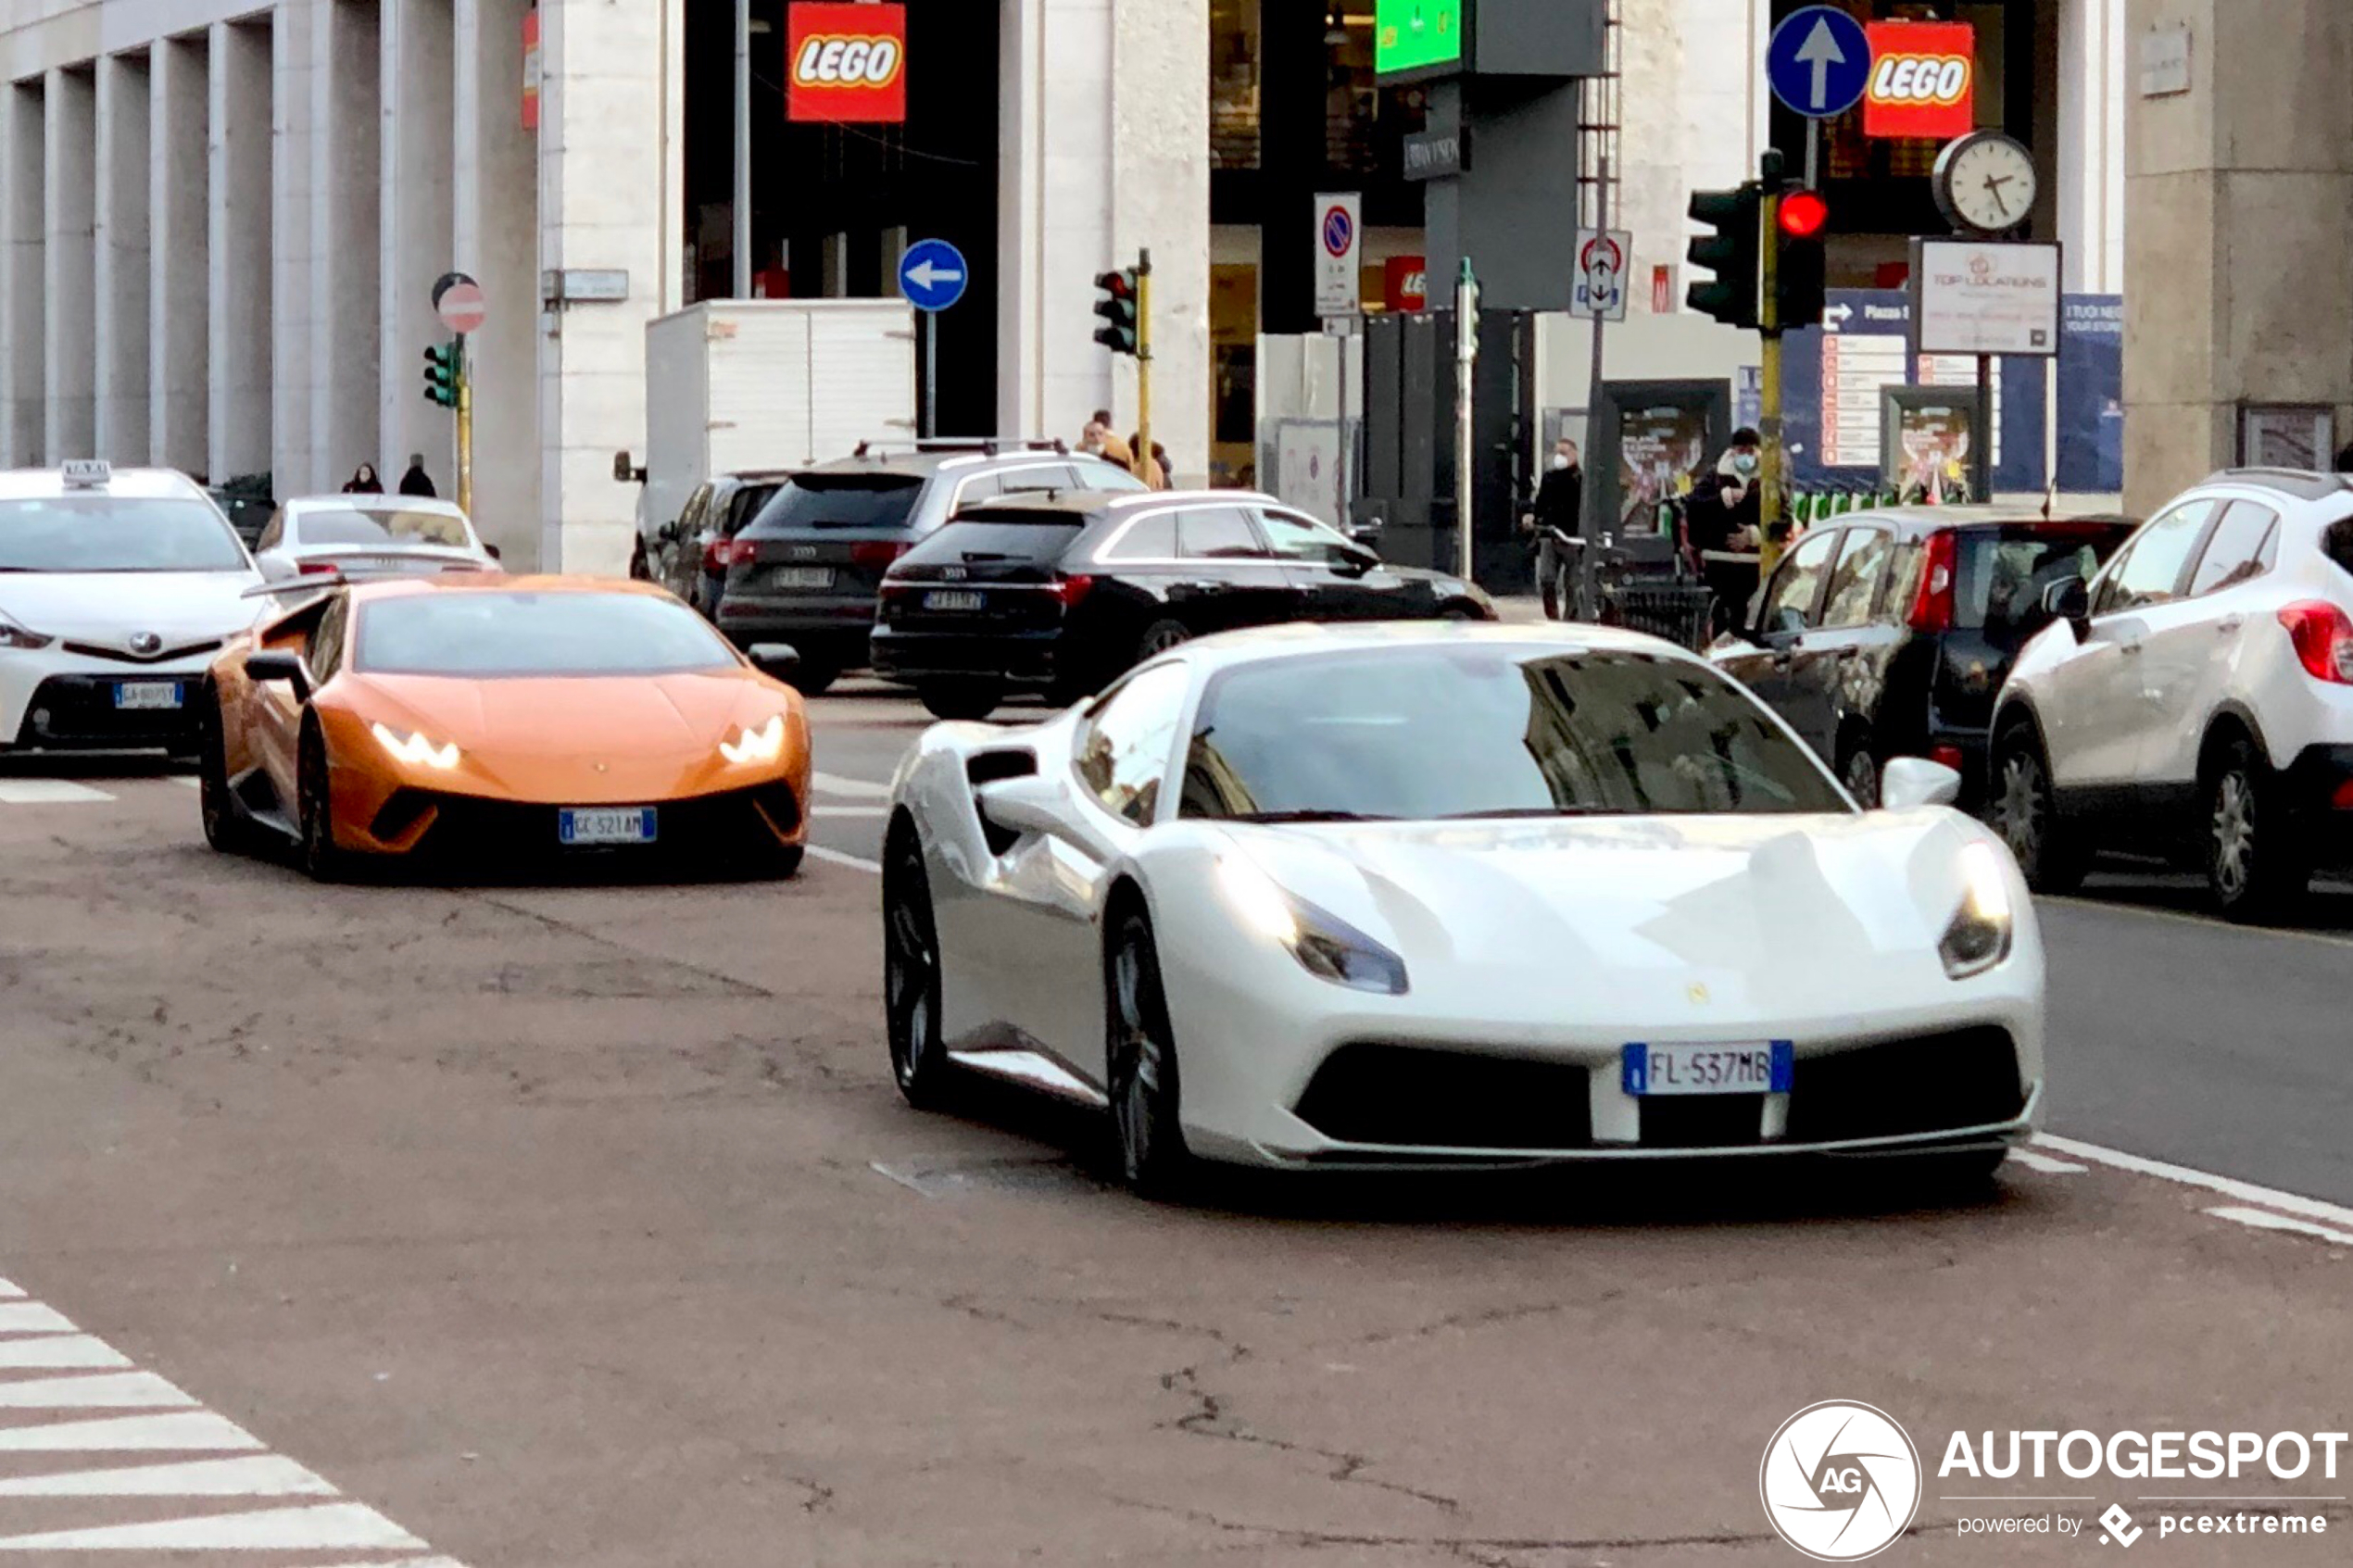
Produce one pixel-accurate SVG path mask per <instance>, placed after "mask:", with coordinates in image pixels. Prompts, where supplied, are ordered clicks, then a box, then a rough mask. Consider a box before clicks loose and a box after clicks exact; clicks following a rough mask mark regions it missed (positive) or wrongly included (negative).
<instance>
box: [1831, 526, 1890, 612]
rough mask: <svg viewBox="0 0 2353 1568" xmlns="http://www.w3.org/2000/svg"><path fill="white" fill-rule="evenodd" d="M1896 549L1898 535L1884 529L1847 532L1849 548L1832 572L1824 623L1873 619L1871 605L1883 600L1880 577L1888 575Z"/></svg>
mask: <svg viewBox="0 0 2353 1568" xmlns="http://www.w3.org/2000/svg"><path fill="white" fill-rule="evenodd" d="M1894 549H1895V540H1894V535H1893V534H1891V533H1887V532H1886V531H1885V530H1884V529H1879V528H1850V529H1848V530H1847V531H1846V547H1845V548H1844V549H1843V550H1842V551H1841V552H1840V553H1839V558H1838V570H1837V571H1833V572H1831V596H1830V603H1829V604H1828V605H1827V606H1825V607H1824V608H1823V610H1822V624H1823V625H1825V626H1861V625H1863V624H1865V623H1866V622H1868V621H1869V620H1870V619H1871V606H1872V605H1873V604H1875V603H1876V602H1878V599H1879V584H1880V579H1881V577H1883V576H1884V575H1886V571H1887V558H1888V557H1889V556H1890V555H1892V554H1894Z"/></svg>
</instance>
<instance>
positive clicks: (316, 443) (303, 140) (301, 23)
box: [270, 0, 343, 496]
mask: <svg viewBox="0 0 2353 1568" xmlns="http://www.w3.org/2000/svg"><path fill="white" fill-rule="evenodd" d="M331 6H333V0H282V3H281V4H280V5H279V6H278V8H277V10H276V11H275V12H274V13H273V14H272V16H271V29H270V41H271V48H270V62H271V63H270V76H271V87H270V140H271V160H270V206H271V225H270V234H271V247H270V249H271V265H270V270H271V280H272V282H271V308H272V314H273V318H274V319H273V320H272V322H271V356H270V358H271V373H270V404H271V415H270V425H271V442H270V447H271V458H270V470H271V474H272V475H273V476H274V480H275V484H276V490H277V494H278V495H281V496H286V495H308V494H311V493H314V492H317V491H320V490H324V489H332V488H333V486H331V485H329V484H328V483H327V478H328V467H327V463H326V459H325V455H324V453H323V451H322V448H321V437H322V436H323V434H324V429H323V427H324V425H325V422H326V421H325V420H323V419H321V417H320V408H319V404H320V399H321V388H320V386H319V384H318V380H317V375H318V365H317V362H316V361H315V360H313V359H312V358H311V342H312V335H313V333H314V332H316V331H317V328H318V320H319V314H320V299H319V295H318V291H317V287H316V285H317V282H318V280H317V279H316V278H315V277H314V276H313V275H312V272H311V265H312V260H313V256H314V250H315V245H316V241H317V239H318V235H317V234H316V233H315V232H313V230H312V227H311V202H312V200H313V198H314V197H315V195H316V194H317V183H318V180H317V172H318V169H319V165H320V157H319V152H318V149H317V148H316V147H314V146H313V145H312V138H313V137H316V136H320V135H323V134H324V133H325V128H324V126H323V125H322V124H321V119H320V117H319V115H318V113H317V112H316V111H317V107H318V106H317V105H316V104H315V103H314V102H313V100H312V96H311V82H312V79H313V77H314V76H315V75H316V74H317V70H316V60H315V57H314V56H313V55H312V52H311V50H312V39H313V38H314V36H315V35H316V31H317V30H318V29H319V28H320V27H321V26H322V25H323V22H322V19H321V13H323V12H325V11H327V10H328V9H329V8H330V7H331ZM334 478H335V483H336V484H340V483H342V482H343V476H342V475H341V474H337V475H335V476H334Z"/></svg>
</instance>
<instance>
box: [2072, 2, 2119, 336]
mask: <svg viewBox="0 0 2353 1568" xmlns="http://www.w3.org/2000/svg"><path fill="white" fill-rule="evenodd" d="M2124 13H2125V0H2064V4H2062V6H2060V8H2059V16H2058V62H2057V64H2058V119H2059V123H2058V157H2057V170H2058V209H2057V210H2058V237H2059V240H2060V243H2061V244H2062V245H2065V246H2066V247H2067V248H2066V251H2065V253H2064V254H2065V257H2066V264H2067V290H2068V292H2069V293H2070V294H2115V293H2118V292H2120V290H2121V289H2122V288H2123V286H2124V174H2123V169H2124V106H2125V98H2126V94H2127V92H2128V87H2127V82H2126V74H2125V73H2126V69H2127V63H2126V60H2125V56H2126V55H2127V53H2128V52H2129V51H2130V49H2132V48H2137V47H2138V45H2137V44H2132V43H2131V42H2130V40H2129V38H2128V34H2127V33H2126V31H2125V19H2124Z"/></svg>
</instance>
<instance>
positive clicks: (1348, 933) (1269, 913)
mask: <svg viewBox="0 0 2353 1568" xmlns="http://www.w3.org/2000/svg"><path fill="white" fill-rule="evenodd" d="M1217 885H1218V891H1219V892H1220V893H1221V894H1222V895H1223V896H1224V897H1225V899H1226V904H1227V908H1228V909H1232V910H1233V912H1234V915H1235V918H1236V919H1238V920H1239V921H1240V922H1242V924H1243V925H1245V926H1246V927H1248V928H1249V929H1250V930H1252V931H1254V932H1256V933H1258V934H1259V935H1262V936H1265V937H1266V938H1267V939H1268V940H1270V941H1273V942H1277V943H1279V944H1280V945H1281V946H1283V947H1288V948H1289V949H1290V955H1291V957H1293V958H1295V959H1297V960H1299V964H1300V967H1301V968H1302V969H1304V970H1305V971H1307V972H1308V973H1310V974H1313V975H1315V976H1316V977H1317V978H1319V979H1323V980H1328V981H1330V982H1331V983H1332V984H1333V985H1345V986H1347V987H1348V988H1349V989H1350V990H1352V991H1370V992H1373V993H1375V994H1377V995H1379V996H1384V997H1402V996H1403V995H1404V994H1405V988H1406V983H1405V960H1403V959H1401V958H1399V957H1398V956H1397V955H1396V954H1395V953H1393V952H1391V951H1390V950H1389V949H1388V948H1387V947H1383V946H1381V944H1380V943H1378V942H1377V941H1375V940H1374V939H1373V938H1372V937H1370V936H1367V935H1365V934H1364V933H1363V932H1361V931H1359V930H1357V929H1356V928H1355V927H1354V926H1353V925H1351V924H1349V923H1348V922H1346V921H1344V920H1341V919H1340V917H1339V916H1338V915H1335V914H1333V913H1331V912H1330V911H1329V910H1327V909H1318V908H1316V907H1315V905H1313V904H1311V903H1309V902H1308V901H1307V900H1306V899H1304V898H1302V897H1298V896H1297V895H1296V894H1293V893H1290V892H1287V891H1285V890H1284V889H1283V888H1282V887H1280V886H1278V885H1277V884H1276V882H1275V879H1274V878H1272V877H1270V876H1268V875H1267V874H1266V873H1265V872H1264V871H1261V870H1260V869H1259V868H1258V866H1257V865H1256V863H1254V862H1252V861H1251V860H1248V859H1243V858H1242V857H1241V856H1239V855H1225V856H1221V857H1219V859H1218V861H1217Z"/></svg>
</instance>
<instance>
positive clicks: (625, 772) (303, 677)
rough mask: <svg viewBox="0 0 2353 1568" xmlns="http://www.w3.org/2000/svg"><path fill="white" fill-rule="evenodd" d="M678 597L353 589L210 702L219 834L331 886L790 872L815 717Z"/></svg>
mask: <svg viewBox="0 0 2353 1568" xmlns="http://www.w3.org/2000/svg"><path fill="white" fill-rule="evenodd" d="M794 662H795V660H794V657H793V652H792V650H791V649H790V648H787V647H784V646H761V647H757V648H755V649H753V650H752V657H751V658H750V659H746V658H745V657H744V656H743V655H741V654H738V653H737V652H736V650H735V649H734V648H733V647H731V646H728V644H727V643H726V641H725V640H724V639H723V638H722V637H721V636H720V635H719V634H718V633H715V632H713V631H712V630H711V627H710V626H709V625H708V624H707V623H706V622H704V621H703V620H702V618H701V617H699V616H698V615H696V614H695V612H694V611H693V610H691V609H688V608H686V606H685V605H683V604H681V603H679V602H678V601H677V600H676V599H674V598H673V597H671V596H670V595H668V594H666V593H664V592H663V591H662V590H661V589H660V588H657V587H653V586H651V585H649V584H646V583H622V582H614V581H611V580H610V579H589V578H565V577H503V576H496V575H490V574H484V575H474V574H472V573H468V574H465V575H461V576H442V577H433V578H422V579H417V580H414V581H398V582H378V583H359V584H351V585H335V586H333V587H329V588H327V589H325V590H324V591H323V592H321V594H320V596H318V597H316V598H312V599H309V600H308V601H307V602H304V603H302V604H301V605H300V607H299V608H295V609H292V610H290V611H287V612H285V613H283V614H281V615H279V616H278V617H277V618H276V619H275V620H265V621H263V622H262V623H261V624H260V625H259V626H258V628H257V629H256V630H255V632H254V633H252V635H251V636H250V637H249V638H248V639H246V640H245V642H244V643H243V644H241V645H233V646H232V647H231V648H230V650H229V651H228V652H226V653H224V654H223V655H222V656H221V657H220V659H218V660H216V661H215V662H214V664H213V666H212V668H211V671H209V673H208V675H207V677H206V681H205V693H204V696H203V697H202V698H201V699H200V700H199V702H198V703H197V704H196V708H197V721H198V724H199V727H200V735H201V742H202V747H201V749H202V759H203V760H202V772H201V777H200V779H199V784H200V785H201V789H202V797H203V810H204V829H205V837H206V839H207V840H208V842H209V843H210V844H211V845H212V847H214V848H216V849H220V850H223V851H230V852H233V851H238V850H244V849H249V848H259V847H262V846H264V845H265V844H267V843H269V842H270V841H271V840H272V839H276V840H279V841H283V842H286V843H289V844H291V845H292V846H293V847H296V849H297V850H298V851H299V853H300V857H301V861H302V865H303V869H304V870H306V871H308V872H309V873H310V874H311V875H312V876H314V877H318V878H320V879H321V880H332V879H333V878H336V877H338V876H340V875H343V874H346V873H348V872H352V871H353V870H355V869H357V867H358V866H359V864H361V863H362V862H365V861H373V862H376V863H384V862H385V861H387V860H390V859H396V858H397V859H407V860H409V861H425V860H430V861H432V862H433V863H434V864H436V865H437V866H442V867H446V868H447V869H449V870H452V871H455V872H459V873H460V874H462V873H463V872H465V871H466V870H467V869H468V868H469V867H474V866H480V865H483V864H484V863H488V862H498V863H506V862H511V861H516V860H547V859H557V860H561V859H571V858H574V857H597V858H623V857H625V858H628V859H640V858H644V857H649V856H653V855H658V854H684V855H686V856H689V857H693V858H697V859H708V860H711V861H714V862H719V863H723V864H725V865H727V866H729V867H731V868H740V869H749V870H753V871H757V872H763V873H766V874H769V875H774V876H788V875H790V874H791V873H792V872H794V871H795V870H797V869H798V868H799V864H800V858H801V851H802V847H803V846H804V844H805V843H806V842H807V837H808V831H809V819H808V811H809V774H810V759H809V724H808V719H807V716H806V715H805V714H804V713H803V711H802V709H801V703H800V697H799V694H798V693H796V692H794V691H793V689H792V688H791V687H789V686H787V685H786V684H784V683H783V682H782V681H780V680H778V679H776V676H777V675H778V674H781V673H788V672H789V671H790V670H791V668H792V666H793V664H794Z"/></svg>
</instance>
